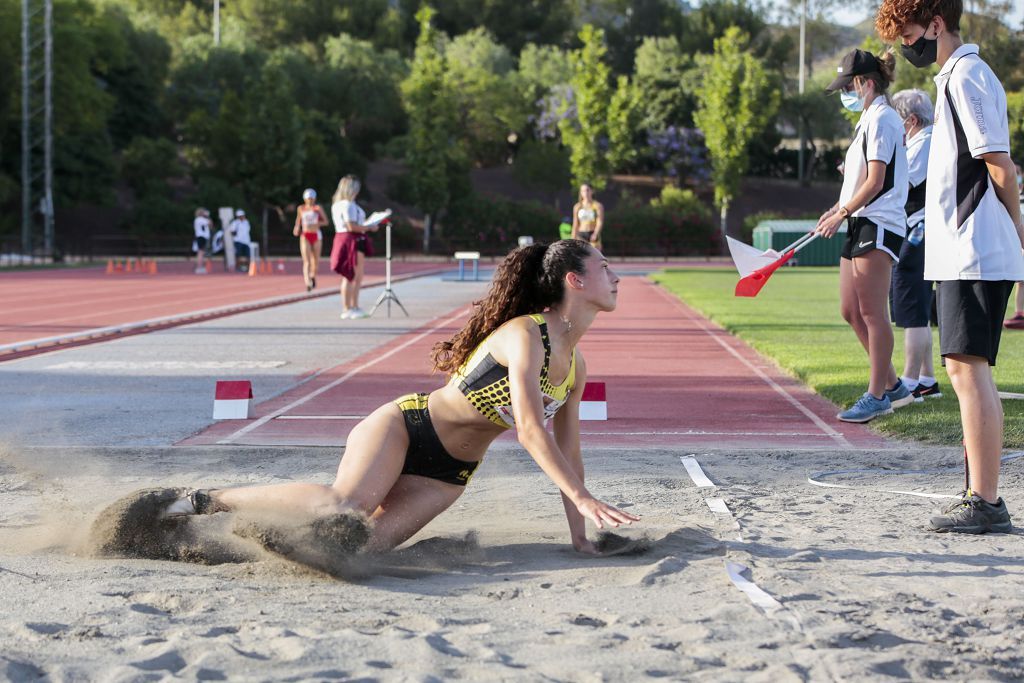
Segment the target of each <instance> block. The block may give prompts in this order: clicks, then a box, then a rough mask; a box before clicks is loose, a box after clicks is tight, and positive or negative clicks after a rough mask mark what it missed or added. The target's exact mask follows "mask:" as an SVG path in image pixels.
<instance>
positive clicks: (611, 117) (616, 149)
mask: <svg viewBox="0 0 1024 683" xmlns="http://www.w3.org/2000/svg"><path fill="white" fill-rule="evenodd" d="M639 124H640V93H639V92H638V91H637V89H636V87H635V86H634V85H633V84H632V83H630V81H629V79H628V78H626V77H625V76H619V78H618V81H617V83H616V88H615V93H614V94H613V95H612V99H611V101H610V102H609V103H608V155H607V159H608V168H609V170H611V171H621V170H624V169H625V168H626V167H627V166H629V165H630V164H632V163H633V162H634V161H636V158H637V149H638V148H639V146H640V143H641V141H640V140H638V139H637V138H638V131H639Z"/></svg>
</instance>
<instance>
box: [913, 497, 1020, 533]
mask: <svg viewBox="0 0 1024 683" xmlns="http://www.w3.org/2000/svg"><path fill="white" fill-rule="evenodd" d="M931 528H932V531H938V532H940V533H956V534H985V533H989V532H993V533H999V534H1006V533H1009V532H1010V531H1011V530H1012V529H1013V524H1011V523H1010V513H1009V511H1007V509H1006V504H1005V503H1003V499H1002V498H1000V499H999V500H997V501H996V502H995V504H993V503H989V502H987V501H986V500H985V499H984V498H982V497H981V496H978V495H976V494H971V495H969V496H965V497H964V499H963V500H962V501H960V503H959V505H954V506H952V507H951V509H950V510H949V511H947V513H946V514H944V515H939V516H936V517H932V518H931Z"/></svg>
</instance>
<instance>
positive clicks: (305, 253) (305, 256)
mask: <svg viewBox="0 0 1024 683" xmlns="http://www.w3.org/2000/svg"><path fill="white" fill-rule="evenodd" d="M311 251H312V249H310V244H309V240H307V239H306V237H305V236H304V235H302V236H300V237H299V254H300V255H301V256H302V281H303V282H304V283H305V285H306V286H307V287H309V285H310V281H309V276H310V271H309V262H310V259H311V256H310V252H311Z"/></svg>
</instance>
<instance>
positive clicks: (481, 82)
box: [445, 28, 530, 165]
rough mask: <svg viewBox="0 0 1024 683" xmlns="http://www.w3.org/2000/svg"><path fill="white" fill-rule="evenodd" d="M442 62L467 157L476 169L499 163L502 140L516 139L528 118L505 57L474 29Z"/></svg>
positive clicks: (500, 48)
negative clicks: (477, 166)
mask: <svg viewBox="0 0 1024 683" xmlns="http://www.w3.org/2000/svg"><path fill="white" fill-rule="evenodd" d="M445 58H446V61H447V65H448V70H447V73H446V75H445V80H446V83H447V85H448V92H450V93H451V95H452V97H453V98H454V99H453V105H454V107H455V111H456V115H457V117H458V121H457V126H458V130H460V131H461V137H462V139H463V141H464V144H465V145H466V148H467V152H468V154H469V156H470V158H471V159H472V160H473V161H474V162H476V163H478V164H481V165H493V164H495V163H498V162H500V161H504V159H505V158H506V156H507V147H506V138H507V136H508V135H509V134H510V133H513V132H514V133H516V134H517V135H521V134H522V132H523V130H524V129H525V127H526V120H527V116H528V115H529V113H530V108H527V106H525V104H524V103H523V101H522V99H521V97H520V94H519V91H518V89H517V86H516V82H515V80H514V78H512V77H511V76H512V74H514V71H513V68H514V66H515V64H514V60H513V58H512V55H511V53H510V52H509V51H508V48H506V47H505V46H503V45H501V44H499V43H497V42H496V41H495V40H494V38H493V37H491V35H490V34H489V33H488V32H487V30H486V29H483V28H476V29H473V30H472V31H469V32H468V33H464V34H462V35H461V36H458V37H456V38H455V39H453V40H452V41H451V43H450V44H449V45H448V46H447V49H446V50H445Z"/></svg>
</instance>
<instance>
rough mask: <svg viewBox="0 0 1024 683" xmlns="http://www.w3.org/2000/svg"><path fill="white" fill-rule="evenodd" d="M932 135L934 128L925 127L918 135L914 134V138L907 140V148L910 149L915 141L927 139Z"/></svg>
mask: <svg viewBox="0 0 1024 683" xmlns="http://www.w3.org/2000/svg"><path fill="white" fill-rule="evenodd" d="M931 134H932V126H930V125H928V126H925V127H924V128H922V129H921V130H919V131H917V132H916V133H914V137H912V138H907V147H909V146H910V143H911V142H913V141H914V140H917V139H918V138H921V137H925V136H927V135H931Z"/></svg>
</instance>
